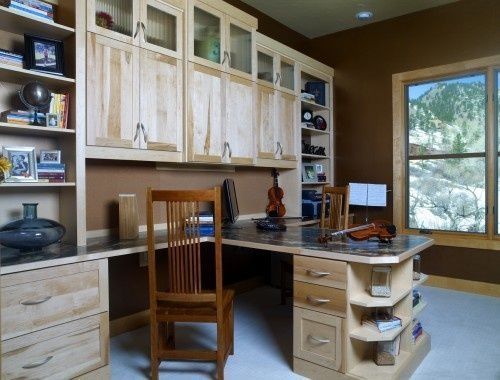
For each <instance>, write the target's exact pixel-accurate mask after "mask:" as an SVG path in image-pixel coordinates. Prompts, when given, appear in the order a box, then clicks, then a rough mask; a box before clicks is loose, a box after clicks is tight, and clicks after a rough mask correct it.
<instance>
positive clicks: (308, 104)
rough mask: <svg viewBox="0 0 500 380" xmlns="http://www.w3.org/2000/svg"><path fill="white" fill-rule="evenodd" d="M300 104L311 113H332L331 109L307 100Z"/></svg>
mask: <svg viewBox="0 0 500 380" xmlns="http://www.w3.org/2000/svg"><path fill="white" fill-rule="evenodd" d="M300 104H301V106H302V107H304V108H308V109H310V110H311V111H330V107H327V106H322V105H321V104H317V103H314V102H309V101H307V100H301V101H300Z"/></svg>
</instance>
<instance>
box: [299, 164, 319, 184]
mask: <svg viewBox="0 0 500 380" xmlns="http://www.w3.org/2000/svg"><path fill="white" fill-rule="evenodd" d="M302 182H305V183H308V182H318V177H317V175H316V167H315V165H314V164H312V163H310V162H303V163H302Z"/></svg>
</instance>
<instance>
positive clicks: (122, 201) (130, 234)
mask: <svg viewBox="0 0 500 380" xmlns="http://www.w3.org/2000/svg"><path fill="white" fill-rule="evenodd" d="M118 197H119V214H120V239H137V238H138V237H139V215H138V212H137V197H136V195H135V194H119V195H118Z"/></svg>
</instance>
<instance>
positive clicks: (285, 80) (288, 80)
mask: <svg viewBox="0 0 500 380" xmlns="http://www.w3.org/2000/svg"><path fill="white" fill-rule="evenodd" d="M278 76H279V80H278V84H279V89H280V90H281V91H283V92H287V93H289V94H295V62H294V61H293V60H291V59H288V58H285V57H283V56H281V57H280V65H279V72H278Z"/></svg>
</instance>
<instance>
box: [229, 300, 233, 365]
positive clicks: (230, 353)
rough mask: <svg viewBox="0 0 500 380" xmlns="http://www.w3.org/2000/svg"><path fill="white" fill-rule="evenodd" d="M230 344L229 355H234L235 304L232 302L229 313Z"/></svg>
mask: <svg viewBox="0 0 500 380" xmlns="http://www.w3.org/2000/svg"><path fill="white" fill-rule="evenodd" d="M229 313H230V314H229V344H230V345H231V351H230V352H229V355H234V303H233V302H231V311H230V312H229Z"/></svg>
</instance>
